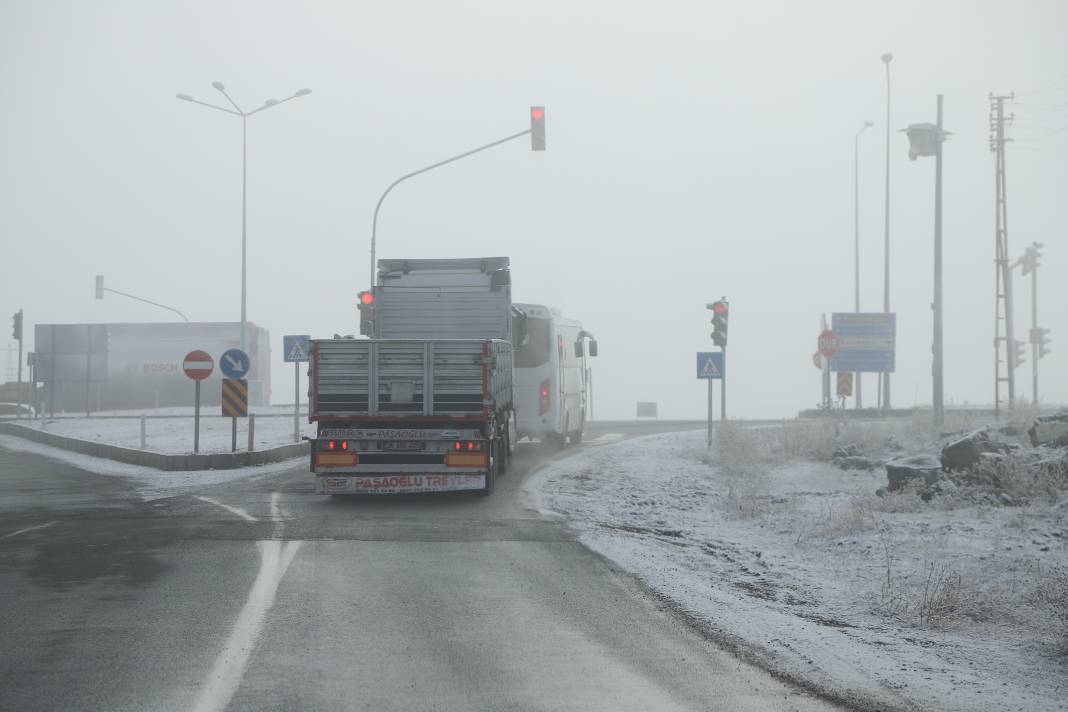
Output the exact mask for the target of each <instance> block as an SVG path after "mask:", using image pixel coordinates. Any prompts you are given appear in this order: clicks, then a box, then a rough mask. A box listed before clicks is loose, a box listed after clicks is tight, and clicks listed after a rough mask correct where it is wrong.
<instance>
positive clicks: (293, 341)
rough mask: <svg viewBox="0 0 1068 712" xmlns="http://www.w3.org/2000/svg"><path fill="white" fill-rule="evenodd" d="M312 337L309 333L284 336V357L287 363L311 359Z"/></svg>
mask: <svg viewBox="0 0 1068 712" xmlns="http://www.w3.org/2000/svg"><path fill="white" fill-rule="evenodd" d="M310 340H311V337H310V336H308V335H307V334H292V335H289V336H283V337H282V357H283V358H284V359H285V361H286V363H291V362H294V361H310V360H311V345H310V344H309V343H308V342H309V341H310Z"/></svg>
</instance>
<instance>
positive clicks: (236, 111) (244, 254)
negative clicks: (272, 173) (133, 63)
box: [175, 82, 311, 351]
mask: <svg viewBox="0 0 1068 712" xmlns="http://www.w3.org/2000/svg"><path fill="white" fill-rule="evenodd" d="M211 85H212V86H213V87H214V88H215V89H216V90H218V92H219V93H220V94H222V95H223V96H225V97H226V100H227V101H229V102H230V105H231V106H233V107H234V108H233V109H227V108H226V107H224V106H216V105H215V104H209V103H208V102H206V101H200V100H199V99H194V98H193V97H192V96H190V95H189V94H176V95H175V96H176V97H177V98H178V99H181V100H182V101H189V102H192V103H194V104H200V105H201V106H206V107H208V108H211V109H217V110H219V111H223V112H226V113H227V114H233V115H235V116H240V117H241V350H242V351H245V350H246V347H245V346H246V344H245V342H246V338H245V322H246V313H247V310H246V304H247V299H246V295H247V291H248V290H247V276H248V240H247V233H246V223H247V220H246V214H247V211H246V205H247V202H248V201H247V195H248V181H247V176H248V140H247V138H248V117H250V116H252V115H253V114H258V113H259V112H261V111H265V110H266V109H270V108H272V107H275V106H278V105H279V104H284V103H286V102H287V101H292V100H293V99H298V98H300V97H302V96H307V95H308V94H311V89H299V90H297V91H296V92H294V93H293V95H292V96H288V97H286V98H285V99H281V100H276V99H268V100H267V101H265V102H263V106H261V107H259V108H258V109H253V110H252V111H245V110H243V109H242V108H241V107H240V106H238V105H237V102H236V101H234V100H233V99H232V98H231V97H230V95H229V94H227V93H226V87H225V86H224V85H223V83H222V82H212V83H211Z"/></svg>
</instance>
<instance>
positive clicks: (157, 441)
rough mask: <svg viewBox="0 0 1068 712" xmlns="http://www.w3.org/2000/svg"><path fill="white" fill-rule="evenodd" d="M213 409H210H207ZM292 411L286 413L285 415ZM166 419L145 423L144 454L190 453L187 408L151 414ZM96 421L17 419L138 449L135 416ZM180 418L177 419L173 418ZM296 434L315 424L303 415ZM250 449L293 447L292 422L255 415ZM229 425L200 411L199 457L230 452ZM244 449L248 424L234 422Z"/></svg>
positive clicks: (190, 423)
mask: <svg viewBox="0 0 1068 712" xmlns="http://www.w3.org/2000/svg"><path fill="white" fill-rule="evenodd" d="M213 410H214V409H213ZM290 412H292V411H290ZM157 413H158V414H160V415H168V416H170V417H166V418H152V417H149V418H147V419H146V420H145V435H146V437H145V450H149V451H152V452H161V453H165V454H172V455H173V454H188V453H192V452H193V414H192V409H191V408H183V409H165V410H161V411H157ZM117 414H118V412H116V413H109V414H108V415H111V416H113V417H107V418H101V417H91V418H78V417H63V418H52V419H50V418H42V419H40V420H34V421H23V424H24V425H28V426H29V427H32V428H34V429H38V430H43V431H45V432H49V433H54V434H56V435H63V436H66V437H69V438H78V439H80V440H89V441H91V442H99V443H106V444H108V445H118V446H119V447H127V448H134V449H140V447H141V420H140V414H139V413H136V414H128V415H129V417H114V416H115V415H117ZM178 415H181V417H176V416H178ZM300 426H301V434H302V435H307V436H309V437H310V436H312V435H314V434H315V426H314V425H311V424H309V423H308V422H307V416H306V415H305V416H302V417H301V419H300ZM255 428H256V430H255V433H254V435H255V445H256V449H257V450H266V449H268V448H272V447H280V446H282V445H291V444H292V443H293V419H292V418H291V417H270V418H267V417H258V418H256V425H255ZM231 438H232V433H231V423H230V419H229V418H221V417H218V416H217V413H213V414H211V415H210V416H208V415H205V414H203V413H202V417H201V419H200V452H201V453H204V454H209V453H220V452H230V447H231ZM247 446H248V420H247V419H244V418H239V419H238V423H237V447H238V449H239V450H245V449H246V447H247Z"/></svg>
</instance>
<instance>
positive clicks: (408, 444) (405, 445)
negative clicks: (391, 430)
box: [381, 440, 426, 451]
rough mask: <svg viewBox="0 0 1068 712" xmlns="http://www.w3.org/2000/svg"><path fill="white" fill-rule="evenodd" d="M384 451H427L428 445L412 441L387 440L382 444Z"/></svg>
mask: <svg viewBox="0 0 1068 712" xmlns="http://www.w3.org/2000/svg"><path fill="white" fill-rule="evenodd" d="M381 449H382V450H394V451H396V450H425V449H426V443H421V442H414V441H411V440H397V441H392V440H386V441H384V442H383V443H382V448H381Z"/></svg>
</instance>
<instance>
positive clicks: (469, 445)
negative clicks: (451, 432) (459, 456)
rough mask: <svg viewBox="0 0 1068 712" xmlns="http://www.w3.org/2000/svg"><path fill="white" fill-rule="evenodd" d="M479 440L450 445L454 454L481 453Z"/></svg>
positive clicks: (459, 441) (461, 441)
mask: <svg viewBox="0 0 1068 712" xmlns="http://www.w3.org/2000/svg"><path fill="white" fill-rule="evenodd" d="M482 447H483V445H482V441H481V440H457V441H456V442H454V443H453V444H452V449H453V450H455V451H456V452H463V451H467V452H482Z"/></svg>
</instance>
